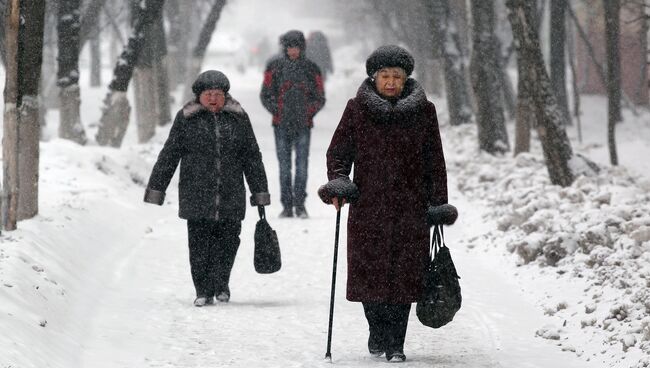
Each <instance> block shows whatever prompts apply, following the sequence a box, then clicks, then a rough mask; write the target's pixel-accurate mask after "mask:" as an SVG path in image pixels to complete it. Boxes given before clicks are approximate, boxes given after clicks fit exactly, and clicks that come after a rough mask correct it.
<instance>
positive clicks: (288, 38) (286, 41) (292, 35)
mask: <svg viewBox="0 0 650 368" xmlns="http://www.w3.org/2000/svg"><path fill="white" fill-rule="evenodd" d="M280 44H281V45H282V46H283V47H284V49H285V50H286V49H287V48H288V47H299V48H300V49H301V50H304V49H305V35H304V34H303V33H302V32H300V31H297V30H295V29H294V30H291V31H289V32H287V33H285V34H283V35H282V36H280Z"/></svg>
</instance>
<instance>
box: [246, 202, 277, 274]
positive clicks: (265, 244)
mask: <svg viewBox="0 0 650 368" xmlns="http://www.w3.org/2000/svg"><path fill="white" fill-rule="evenodd" d="M257 208H258V211H259V214H260V219H259V221H257V224H256V225H255V254H254V256H253V265H254V266H255V271H256V272H257V273H273V272H277V271H279V270H280V268H281V267H282V257H281V255H280V243H279V242H278V234H276V232H275V230H273V229H272V228H271V225H269V222H268V221H266V214H265V213H264V206H258V207H257Z"/></svg>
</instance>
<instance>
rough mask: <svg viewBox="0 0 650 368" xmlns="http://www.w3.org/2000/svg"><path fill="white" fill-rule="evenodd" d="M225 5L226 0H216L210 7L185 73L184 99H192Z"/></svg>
mask: <svg viewBox="0 0 650 368" xmlns="http://www.w3.org/2000/svg"><path fill="white" fill-rule="evenodd" d="M224 6H226V0H214V3H213V5H212V9H210V13H209V14H208V17H207V18H206V19H205V22H204V23H203V27H202V28H201V33H200V34H199V40H198V42H197V43H196V46H194V49H193V50H192V59H191V60H190V65H189V67H188V68H187V74H185V92H184V93H183V99H184V100H185V101H188V100H190V99H192V83H193V82H194V80H195V79H196V77H197V76H198V75H199V72H200V71H201V64H203V57H204V56H205V50H206V49H207V48H208V44H209V43H210V40H211V39H212V34H213V33H214V29H215V28H216V26H217V21H219V17H221V11H222V10H223V8H224Z"/></svg>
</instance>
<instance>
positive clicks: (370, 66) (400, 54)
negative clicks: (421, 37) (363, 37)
mask: <svg viewBox="0 0 650 368" xmlns="http://www.w3.org/2000/svg"><path fill="white" fill-rule="evenodd" d="M414 66H415V60H414V59H413V56H411V54H410V53H409V52H408V51H406V50H405V49H404V48H403V47H400V46H397V45H386V46H381V47H379V48H378V49H377V50H375V51H373V52H372V54H370V56H368V60H366V73H367V74H368V76H369V77H372V76H373V75H374V74H375V73H376V72H378V71H379V70H380V69H382V68H391V67H400V68H402V69H404V71H405V72H406V76H410V75H411V73H412V72H413V67H414Z"/></svg>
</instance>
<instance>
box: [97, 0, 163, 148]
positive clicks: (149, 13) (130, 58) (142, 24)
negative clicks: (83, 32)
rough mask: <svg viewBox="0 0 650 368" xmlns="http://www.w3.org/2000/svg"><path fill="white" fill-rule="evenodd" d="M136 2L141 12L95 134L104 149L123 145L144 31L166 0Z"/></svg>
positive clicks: (106, 99)
mask: <svg viewBox="0 0 650 368" xmlns="http://www.w3.org/2000/svg"><path fill="white" fill-rule="evenodd" d="M135 2H136V3H137V4H140V9H141V10H140V11H139V12H138V13H139V16H138V17H137V18H136V19H135V21H134V25H133V30H132V34H131V36H130V37H129V40H128V42H127V45H126V47H125V49H124V51H123V52H122V54H121V55H120V57H119V58H118V61H117V63H116V65H115V70H114V72H113V80H112V81H111V83H110V84H109V86H108V90H109V91H108V94H107V95H106V98H105V99H104V107H103V109H102V110H103V112H102V117H101V119H100V122H99V129H98V131H97V135H96V139H97V143H98V144H100V145H102V146H105V145H111V146H113V147H120V146H121V145H122V139H123V138H124V134H125V133H126V127H127V125H128V121H129V119H128V115H129V113H130V110H131V108H130V107H129V106H128V100H127V98H126V90H127V88H128V87H129V81H130V80H131V77H132V76H133V70H134V68H135V64H136V61H137V59H138V56H139V54H140V52H141V50H142V48H143V44H144V42H145V31H146V29H147V28H148V27H149V26H150V25H151V24H152V23H153V22H154V21H155V20H156V19H157V18H158V16H159V14H160V12H161V11H162V6H163V3H164V0H146V1H145V0H135ZM116 119H121V120H116Z"/></svg>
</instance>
